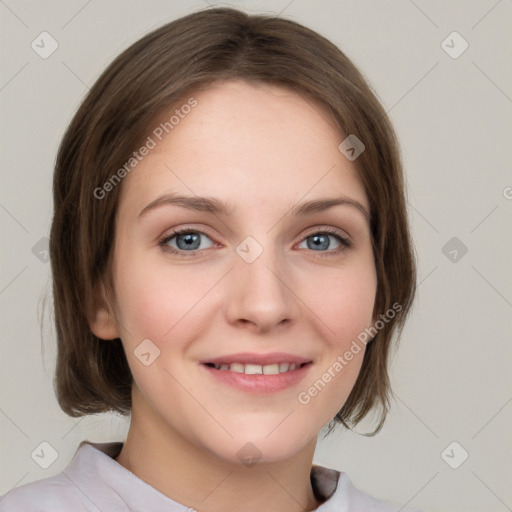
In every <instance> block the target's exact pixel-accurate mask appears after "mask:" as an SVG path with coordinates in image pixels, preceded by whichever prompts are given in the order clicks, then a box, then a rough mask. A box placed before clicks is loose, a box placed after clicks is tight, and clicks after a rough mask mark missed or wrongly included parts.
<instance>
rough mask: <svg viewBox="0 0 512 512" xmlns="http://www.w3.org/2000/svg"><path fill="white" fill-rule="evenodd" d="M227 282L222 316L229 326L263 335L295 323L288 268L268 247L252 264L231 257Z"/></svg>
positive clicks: (296, 308) (296, 307)
mask: <svg viewBox="0 0 512 512" xmlns="http://www.w3.org/2000/svg"><path fill="white" fill-rule="evenodd" d="M228 279H229V280H228V282H227V290H226V303H225V304H226V308H225V312H226V316H227V319H228V321H229V322H230V323H231V324H233V325H236V326H238V327H240V326H246V328H250V329H252V330H253V331H254V332H259V333H267V332H271V331H275V330H276V329H280V328H282V327H284V325H286V324H292V323H295V321H296V320H297V318H298V314H299V305H298V298H297V296H296V294H295V293H294V291H293V288H294V286H293V279H292V276H291V272H290V267H289V265H286V264H285V262H283V261H282V258H279V256H278V255H277V254H276V251H275V250H272V249H271V248H270V247H264V249H263V252H262V253H261V255H260V256H259V257H258V258H257V259H256V260H255V261H253V262H252V263H248V262H247V261H245V260H244V259H243V258H242V257H240V256H239V255H238V254H236V253H235V254H234V268H233V270H232V271H231V272H230V273H229V278H228Z"/></svg>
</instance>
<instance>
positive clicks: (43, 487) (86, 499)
mask: <svg viewBox="0 0 512 512" xmlns="http://www.w3.org/2000/svg"><path fill="white" fill-rule="evenodd" d="M121 446H122V443H118V442H112V443H90V442H88V441H83V442H82V443H80V446H79V447H78V449H77V451H76V452H75V455H74V457H73V459H72V460H71V461H70V462H69V464H68V465H67V466H66V468H65V469H64V470H62V471H61V472H60V473H57V474H56V475H54V476H51V477H48V478H43V479H42V480H37V481H35V482H30V483H28V484H25V485H21V486H19V487H16V488H15V489H12V490H11V491H9V492H8V493H6V494H5V495H3V496H0V512H70V511H73V512H89V511H91V512H98V510H101V505H103V504H104V503H105V502H109V500H111V499H112V495H114V497H115V496H117V494H116V492H115V489H113V488H112V485H113V484H115V482H116V480H115V479H116V478H117V479H118V480H119V482H120V484H119V485H118V487H123V485H124V480H123V478H122V476H125V473H123V472H122V471H121V472H122V476H121V477H119V476H118V475H117V474H116V470H117V472H119V471H120V470H121V466H119V465H118V464H117V463H115V462H114V461H113V460H112V456H115V454H117V453H119V450H120V447H121ZM126 474H127V475H129V473H128V472H126ZM114 501H115V500H114ZM118 501H119V500H118Z"/></svg>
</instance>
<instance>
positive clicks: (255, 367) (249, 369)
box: [214, 363, 300, 375]
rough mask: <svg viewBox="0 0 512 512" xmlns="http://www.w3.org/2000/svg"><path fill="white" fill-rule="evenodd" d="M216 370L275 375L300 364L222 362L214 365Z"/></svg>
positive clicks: (288, 370)
mask: <svg viewBox="0 0 512 512" xmlns="http://www.w3.org/2000/svg"><path fill="white" fill-rule="evenodd" d="M214 366H215V368H216V369H217V370H230V371H232V372H235V373H245V374H246V375H262V374H263V375H277V374H278V373H285V372H291V371H293V370H295V369H297V368H298V367H300V364H295V363H279V364H277V363H276V364H266V365H260V364H243V363H231V364H227V363H222V364H215V365H214Z"/></svg>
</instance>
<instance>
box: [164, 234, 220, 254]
mask: <svg viewBox="0 0 512 512" xmlns="http://www.w3.org/2000/svg"><path fill="white" fill-rule="evenodd" d="M204 239H207V240H209V241H210V243H209V244H208V242H206V244H205V243H203V242H204ZM159 245H161V246H162V247H164V248H166V249H169V250H170V251H171V252H174V253H184V252H194V251H201V250H203V249H208V248H209V247H212V246H213V242H212V240H211V238H210V237H208V236H207V235H205V234H204V233H202V232H201V231H193V230H191V229H178V230H176V231H173V232H172V233H171V234H170V235H167V236H166V237H165V238H163V239H162V240H160V242H159Z"/></svg>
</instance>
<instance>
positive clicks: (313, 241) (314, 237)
mask: <svg viewBox="0 0 512 512" xmlns="http://www.w3.org/2000/svg"><path fill="white" fill-rule="evenodd" d="M331 240H334V241H335V242H336V244H337V245H336V246H335V247H331V245H332V243H331ZM304 243H306V246H307V247H300V245H299V248H300V249H311V250H312V251H315V252H325V251H327V250H328V249H331V250H333V251H334V252H339V251H341V250H343V248H346V247H350V245H351V244H350V241H349V240H348V239H347V238H344V237H342V236H341V235H339V234H338V233H336V232H333V231H329V230H327V231H322V232H319V233H313V234H311V235H309V236H307V237H306V238H305V239H304V240H303V241H302V242H301V244H304Z"/></svg>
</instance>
